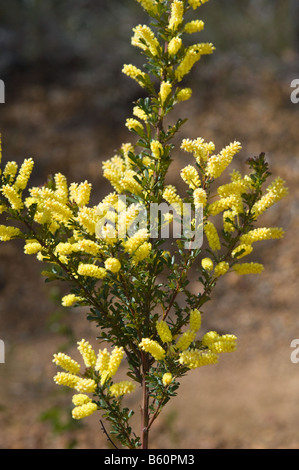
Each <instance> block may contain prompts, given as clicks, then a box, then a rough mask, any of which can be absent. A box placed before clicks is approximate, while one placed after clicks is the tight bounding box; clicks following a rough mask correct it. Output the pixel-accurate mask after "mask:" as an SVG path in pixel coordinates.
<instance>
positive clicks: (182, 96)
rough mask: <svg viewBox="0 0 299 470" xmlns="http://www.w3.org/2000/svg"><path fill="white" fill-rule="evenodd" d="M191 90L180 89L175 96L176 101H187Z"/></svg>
mask: <svg viewBox="0 0 299 470" xmlns="http://www.w3.org/2000/svg"><path fill="white" fill-rule="evenodd" d="M191 95H192V90H191V88H182V90H180V91H179V92H178V94H177V96H176V99H177V101H187V100H189V99H190V98H191Z"/></svg>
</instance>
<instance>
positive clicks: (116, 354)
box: [108, 346, 124, 377]
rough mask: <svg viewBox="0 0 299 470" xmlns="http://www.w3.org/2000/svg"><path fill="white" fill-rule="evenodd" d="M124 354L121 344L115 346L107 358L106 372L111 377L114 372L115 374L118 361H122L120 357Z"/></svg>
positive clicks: (118, 364)
mask: <svg viewBox="0 0 299 470" xmlns="http://www.w3.org/2000/svg"><path fill="white" fill-rule="evenodd" d="M123 356H124V349H123V347H122V346H120V347H118V346H116V347H115V348H114V349H113V351H112V353H111V355H110V360H109V366H108V372H109V374H110V376H111V377H112V376H113V375H114V374H116V372H117V370H118V368H119V366H120V363H121V361H122V358H123Z"/></svg>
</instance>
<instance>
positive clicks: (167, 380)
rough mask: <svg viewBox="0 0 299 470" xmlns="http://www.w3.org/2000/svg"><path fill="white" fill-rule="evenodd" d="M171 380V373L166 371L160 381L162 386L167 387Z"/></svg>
mask: <svg viewBox="0 0 299 470" xmlns="http://www.w3.org/2000/svg"><path fill="white" fill-rule="evenodd" d="M171 382H172V374H171V373H170V372H166V373H165V374H164V375H163V377H162V383H163V385H164V387H168V385H170V384H171Z"/></svg>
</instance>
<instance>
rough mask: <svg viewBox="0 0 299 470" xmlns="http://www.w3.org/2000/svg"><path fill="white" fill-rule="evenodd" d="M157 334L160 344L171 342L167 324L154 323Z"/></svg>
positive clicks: (163, 322)
mask: <svg viewBox="0 0 299 470" xmlns="http://www.w3.org/2000/svg"><path fill="white" fill-rule="evenodd" d="M156 329H157V333H158V335H159V337H160V339H161V341H162V343H170V342H171V341H172V334H171V331H170V329H169V326H168V325H167V323H166V322H165V321H163V320H161V321H157V323H156Z"/></svg>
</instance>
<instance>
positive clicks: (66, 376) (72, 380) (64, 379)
mask: <svg viewBox="0 0 299 470" xmlns="http://www.w3.org/2000/svg"><path fill="white" fill-rule="evenodd" d="M79 380H80V377H77V375H73V374H70V373H68V372H58V373H57V374H56V375H55V376H54V382H55V383H57V384H58V385H65V386H66V387H70V388H76V385H77V383H78V381H79Z"/></svg>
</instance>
